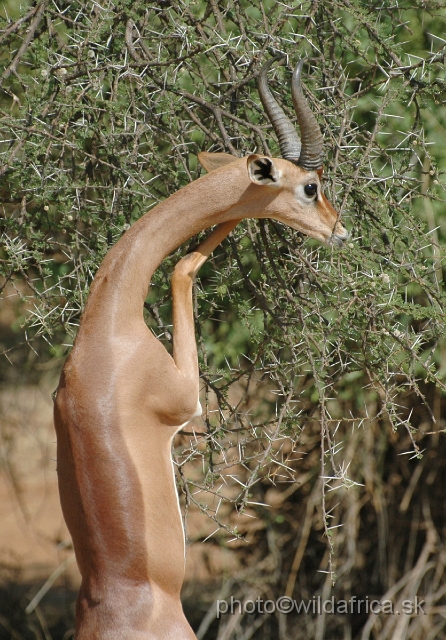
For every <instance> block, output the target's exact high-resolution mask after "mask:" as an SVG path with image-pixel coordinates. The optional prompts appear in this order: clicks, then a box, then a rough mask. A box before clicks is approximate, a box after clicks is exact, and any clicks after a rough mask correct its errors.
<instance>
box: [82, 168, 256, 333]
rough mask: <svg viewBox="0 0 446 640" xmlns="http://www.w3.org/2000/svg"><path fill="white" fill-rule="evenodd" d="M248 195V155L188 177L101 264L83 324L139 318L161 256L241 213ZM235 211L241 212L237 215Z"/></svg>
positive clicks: (249, 193) (161, 258) (249, 197)
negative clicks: (188, 180)
mask: <svg viewBox="0 0 446 640" xmlns="http://www.w3.org/2000/svg"><path fill="white" fill-rule="evenodd" d="M251 197H252V198H254V197H255V187H254V189H252V188H251V182H250V180H249V177H248V175H247V171H246V159H240V160H237V161H236V162H234V163H233V164H231V165H229V166H226V167H223V168H221V169H217V170H216V171H212V172H211V173H209V174H207V175H205V176H203V177H202V178H199V179H198V180H196V181H195V182H192V183H191V184H189V185H187V186H186V187H184V188H182V189H180V191H178V192H176V193H174V194H173V195H172V196H170V197H169V198H168V199H167V200H165V201H164V202H162V203H161V204H159V205H157V206H156V207H155V208H154V209H152V210H151V211H149V212H148V213H147V214H145V215H144V216H143V217H142V218H141V219H140V220H138V221H137V222H136V223H135V224H134V225H133V226H132V228H131V229H129V230H128V231H127V232H126V233H125V235H124V236H123V237H122V238H121V239H120V240H119V242H118V243H117V244H116V245H115V246H114V247H113V248H112V249H111V250H110V251H109V253H108V254H107V256H106V257H105V259H104V261H103V263H102V264H101V266H100V268H99V270H98V272H97V274H96V277H95V280H94V282H93V285H92V287H91V291H90V296H89V298H88V302H87V306H86V309H85V311H84V314H83V318H82V325H83V326H84V327H85V325H87V324H90V323H91V322H95V321H97V322H99V321H100V322H101V323H104V320H105V319H107V318H111V317H116V315H118V316H119V315H121V314H125V317H126V318H127V319H129V318H131V317H142V310H143V304H144V300H145V298H146V296H147V292H148V288H149V285H150V279H151V277H152V274H153V272H154V271H155V269H156V268H157V266H158V265H159V264H160V263H161V261H162V260H163V259H164V258H165V257H166V256H167V255H168V254H169V253H170V252H172V251H173V250H174V249H176V248H177V247H178V246H179V245H180V244H182V243H183V242H185V241H186V240H187V239H188V238H190V237H191V236H193V235H194V234H196V233H198V232H199V231H202V230H203V229H206V228H208V227H210V226H213V225H215V224H219V223H221V222H225V221H226V220H230V219H233V218H237V217H244V215H246V210H247V209H246V203H247V202H249V200H251ZM237 211H243V213H244V215H243V214H239V216H237V215H236V214H237ZM249 213H251V211H249Z"/></svg>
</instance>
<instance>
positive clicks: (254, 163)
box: [247, 154, 281, 187]
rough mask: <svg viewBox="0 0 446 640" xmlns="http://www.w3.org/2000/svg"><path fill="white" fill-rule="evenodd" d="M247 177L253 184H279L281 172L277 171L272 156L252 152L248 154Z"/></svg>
mask: <svg viewBox="0 0 446 640" xmlns="http://www.w3.org/2000/svg"><path fill="white" fill-rule="evenodd" d="M247 162H248V173H249V177H250V179H251V180H252V182H254V183H255V184H262V185H270V186H274V187H278V186H280V177H281V173H280V171H278V169H277V168H276V166H275V164H274V160H273V159H272V158H268V156H259V155H257V154H252V155H250V156H248V160H247Z"/></svg>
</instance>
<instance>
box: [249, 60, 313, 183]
mask: <svg viewBox="0 0 446 640" xmlns="http://www.w3.org/2000/svg"><path fill="white" fill-rule="evenodd" d="M280 58H282V60H284V58H283V57H282V56H276V57H275V58H272V59H271V60H269V61H268V62H267V63H266V64H265V65H264V66H263V67H262V69H261V71H260V74H259V76H258V81H257V86H258V90H259V95H260V100H261V101H262V104H263V107H264V109H265V111H266V113H267V115H268V118H269V120H270V122H271V124H272V125H273V129H274V131H275V132H276V135H277V138H278V140H279V145H280V151H281V153H282V157H283V158H285V160H290V161H291V162H294V164H297V165H299V167H302V169H305V170H306V171H317V170H318V169H321V168H322V157H323V149H324V145H323V139H322V133H321V130H320V127H319V125H318V123H317V120H316V118H315V117H314V115H313V112H312V111H311V109H310V107H309V105H308V102H307V100H306V98H305V96H304V93H303V90H302V83H301V74H302V67H303V64H304V60H300V61H299V62H298V63H297V65H296V67H295V69H294V72H293V78H292V81H291V93H292V97H293V103H294V108H295V110H296V115H297V122H298V124H299V129H300V133H301V138H302V142H301V139H300V138H299V136H298V135H297V132H296V129H295V128H294V125H293V123H292V122H291V120H290V119H289V118H288V116H286V115H285V113H284V112H283V110H282V108H281V107H280V106H279V104H278V103H277V102H276V100H275V99H274V98H273V95H272V93H271V91H270V90H269V87H268V78H267V76H268V71H269V69H270V67H271V65H272V64H273V62H275V61H276V60H279V59H280Z"/></svg>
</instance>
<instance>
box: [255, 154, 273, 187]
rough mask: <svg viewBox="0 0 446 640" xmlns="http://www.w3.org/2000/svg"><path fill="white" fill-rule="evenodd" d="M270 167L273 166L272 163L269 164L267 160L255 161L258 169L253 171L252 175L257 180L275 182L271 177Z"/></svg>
mask: <svg viewBox="0 0 446 640" xmlns="http://www.w3.org/2000/svg"><path fill="white" fill-rule="evenodd" d="M272 166H273V163H272V162H270V161H269V160H267V159H266V158H265V159H264V160H257V161H256V167H258V168H257V169H255V171H254V175H255V176H256V177H257V178H258V179H259V180H265V179H269V180H271V181H272V182H276V179H275V178H273V176H272V175H271V167H272Z"/></svg>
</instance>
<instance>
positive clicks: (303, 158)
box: [291, 60, 324, 171]
mask: <svg viewBox="0 0 446 640" xmlns="http://www.w3.org/2000/svg"><path fill="white" fill-rule="evenodd" d="M303 63H304V60H300V61H299V62H298V63H297V65H296V68H295V69H294V73H293V79H292V81H291V95H292V97H293V102H294V109H295V110H296V115H297V121H298V123H299V128H300V135H301V138H302V149H301V152H300V157H299V161H298V163H297V164H298V165H299V167H302V169H306V170H307V171H317V170H318V169H322V158H323V152H324V142H323V138H322V132H321V130H320V127H319V125H318V123H317V120H316V118H315V117H314V114H313V112H312V111H311V109H310V107H309V105H308V102H307V100H306V98H305V96H304V93H303V91H302V83H301V74H302V67H303Z"/></svg>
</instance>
